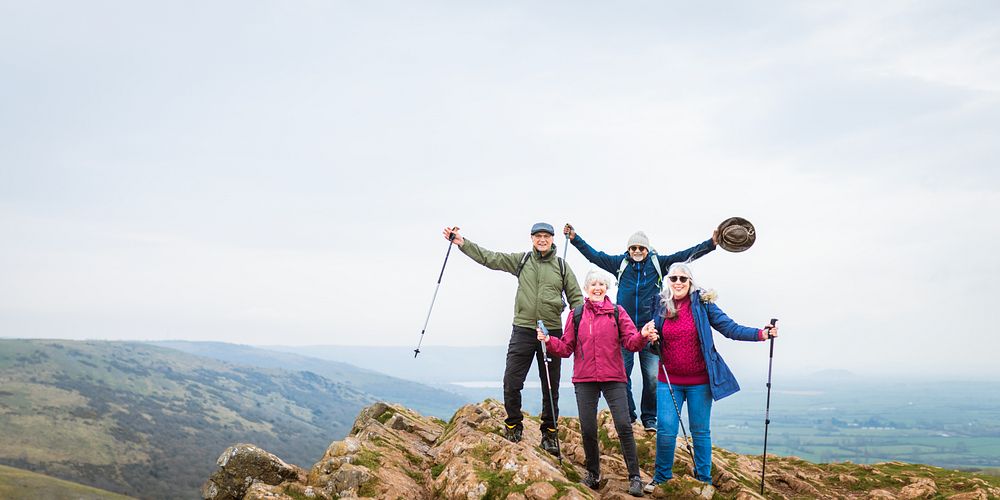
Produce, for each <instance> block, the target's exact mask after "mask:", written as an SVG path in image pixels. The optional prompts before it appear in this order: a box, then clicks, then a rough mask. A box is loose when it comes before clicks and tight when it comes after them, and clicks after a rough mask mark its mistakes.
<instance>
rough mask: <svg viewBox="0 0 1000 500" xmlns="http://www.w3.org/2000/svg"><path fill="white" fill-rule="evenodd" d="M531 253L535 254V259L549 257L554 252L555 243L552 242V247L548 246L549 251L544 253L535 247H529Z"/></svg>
mask: <svg viewBox="0 0 1000 500" xmlns="http://www.w3.org/2000/svg"><path fill="white" fill-rule="evenodd" d="M531 253H532V255H534V256H535V258H536V259H539V260H545V259H548V258H549V257H551V256H553V255H555V254H556V244H555V243H553V244H552V247H551V248H549V251H548V252H545V253H541V252H539V251H538V250H536V249H535V247H531Z"/></svg>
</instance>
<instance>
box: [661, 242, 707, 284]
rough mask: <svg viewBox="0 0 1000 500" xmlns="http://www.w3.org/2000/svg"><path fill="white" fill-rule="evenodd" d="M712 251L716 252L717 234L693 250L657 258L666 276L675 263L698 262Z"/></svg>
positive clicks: (689, 249)
mask: <svg viewBox="0 0 1000 500" xmlns="http://www.w3.org/2000/svg"><path fill="white" fill-rule="evenodd" d="M712 250H715V233H712V238H709V239H707V240H705V241H703V242H701V243H698V244H697V245H695V246H693V247H691V248H688V249H686V250H681V251H680V252H676V253H672V254H670V255H657V256H656V257H657V258H658V259H659V261H660V269H662V270H663V275H664V276H666V275H667V270H668V269H669V268H670V264H673V263H674V262H688V261H692V260H697V259H699V258H701V257H702V256H703V255H705V254H707V253H709V252H711V251H712Z"/></svg>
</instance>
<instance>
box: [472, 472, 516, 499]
mask: <svg viewBox="0 0 1000 500" xmlns="http://www.w3.org/2000/svg"><path fill="white" fill-rule="evenodd" d="M476 477H478V478H479V479H481V480H482V481H484V482H485V483H486V494H485V495H484V496H483V499H484V500H503V499H505V498H507V496H508V495H510V494H511V493H524V490H526V489H528V485H527V484H513V483H511V480H512V479H514V472H513V471H504V472H495V471H491V470H486V469H479V468H477V469H476Z"/></svg>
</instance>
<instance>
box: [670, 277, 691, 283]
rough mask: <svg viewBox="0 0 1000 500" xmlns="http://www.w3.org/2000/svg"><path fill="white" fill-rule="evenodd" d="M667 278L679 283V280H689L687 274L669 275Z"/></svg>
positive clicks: (682, 281) (684, 281)
mask: <svg viewBox="0 0 1000 500" xmlns="http://www.w3.org/2000/svg"><path fill="white" fill-rule="evenodd" d="M667 279H669V280H670V282H671V283H677V281H680V282H681V283H687V282H688V277H687V276H667Z"/></svg>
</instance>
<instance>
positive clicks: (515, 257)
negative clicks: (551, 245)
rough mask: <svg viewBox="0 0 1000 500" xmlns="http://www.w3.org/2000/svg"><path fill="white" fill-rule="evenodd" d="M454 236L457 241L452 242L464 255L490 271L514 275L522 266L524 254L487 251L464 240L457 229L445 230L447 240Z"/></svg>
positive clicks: (449, 228)
mask: <svg viewBox="0 0 1000 500" xmlns="http://www.w3.org/2000/svg"><path fill="white" fill-rule="evenodd" d="M452 234H454V235H455V239H454V240H452V241H453V242H454V243H455V244H456V245H458V249H459V250H461V251H462V253H464V254H465V255H468V256H469V258H470V259H472V260H474V261H476V262H478V263H479V264H482V265H483V266H486V267H488V268H490V269H494V270H497V271H507V272H508V273H511V274H514V273H516V272H517V268H518V266H519V265H520V264H521V258H522V257H524V252H515V253H500V252H494V251H492V250H487V249H485V248H482V247H480V246H479V245H477V244H475V243H473V242H471V241H469V240H468V239H466V238H464V237H463V236H462V235H461V234H459V232H458V228H457V227H446V228H444V238H445V239H449V238H450V237H451V235H452Z"/></svg>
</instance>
